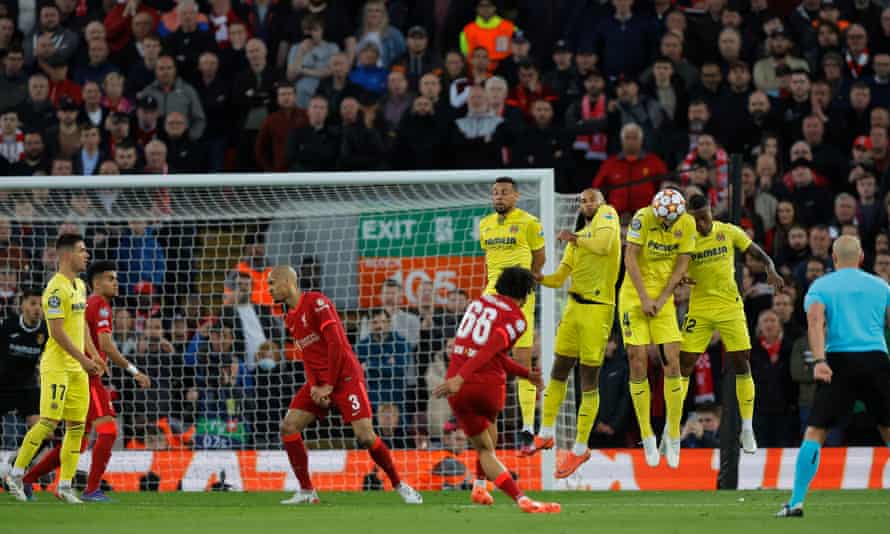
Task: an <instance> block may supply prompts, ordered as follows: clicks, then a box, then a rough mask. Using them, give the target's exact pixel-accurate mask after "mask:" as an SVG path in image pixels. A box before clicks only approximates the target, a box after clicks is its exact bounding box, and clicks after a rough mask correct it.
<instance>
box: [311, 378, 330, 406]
mask: <svg viewBox="0 0 890 534" xmlns="http://www.w3.org/2000/svg"><path fill="white" fill-rule="evenodd" d="M333 391H334V386H332V385H330V384H325V385H323V386H312V389H310V390H309V395H310V396H311V397H312V402H314V403H315V404H317V405H319V406H321V407H322V408H327V407H328V406H329V405H330V403H331V399H330V396H331V393H332V392H333Z"/></svg>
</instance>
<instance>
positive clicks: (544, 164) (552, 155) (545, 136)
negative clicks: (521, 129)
mask: <svg viewBox="0 0 890 534" xmlns="http://www.w3.org/2000/svg"><path fill="white" fill-rule="evenodd" d="M531 115H532V120H533V123H532V125H531V127H530V128H529V129H528V130H526V132H525V133H524V134H523V135H522V137H521V138H520V139H519V141H518V142H517V143H516V145H514V150H513V154H512V156H513V158H514V159H513V161H512V163H513V166H515V167H528V168H552V169H554V171H555V172H556V176H557V179H558V180H560V181H562V180H563V179H564V176H565V173H566V172H567V171H568V169H569V167H570V166H571V163H570V161H569V156H568V150H569V139H568V138H566V136H565V134H564V133H563V131H562V129H561V128H559V127H557V126H555V125H554V122H553V120H554V110H553V104H551V103H550V102H549V101H547V100H535V101H534V103H533V104H532V108H531Z"/></svg>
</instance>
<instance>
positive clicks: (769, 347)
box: [759, 334, 782, 365]
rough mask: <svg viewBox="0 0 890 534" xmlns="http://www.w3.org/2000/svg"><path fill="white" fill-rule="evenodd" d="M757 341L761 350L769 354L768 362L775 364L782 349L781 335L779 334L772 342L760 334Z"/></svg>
mask: <svg viewBox="0 0 890 534" xmlns="http://www.w3.org/2000/svg"><path fill="white" fill-rule="evenodd" d="M759 341H760V346H761V347H763V350H765V351H766V354H767V355H768V356H769V363H771V364H773V365H775V364H776V362H778V361H779V355H780V352H781V350H782V335H781V334H779V337H777V338H776V340H775V341H773V342H772V343H770V342H769V341H767V340H766V338H764V337H763V336H760V339H759Z"/></svg>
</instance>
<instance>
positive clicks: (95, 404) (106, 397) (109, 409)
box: [87, 377, 117, 423]
mask: <svg viewBox="0 0 890 534" xmlns="http://www.w3.org/2000/svg"><path fill="white" fill-rule="evenodd" d="M116 416H117V412H116V411H115V410H114V405H113V404H111V393H109V391H108V390H107V389H106V388H105V384H103V383H102V379H101V378H99V377H91V378H90V411H89V413H87V422H88V423H91V422H93V421H95V420H96V419H99V418H100V417H116Z"/></svg>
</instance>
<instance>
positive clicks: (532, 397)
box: [516, 378, 538, 431]
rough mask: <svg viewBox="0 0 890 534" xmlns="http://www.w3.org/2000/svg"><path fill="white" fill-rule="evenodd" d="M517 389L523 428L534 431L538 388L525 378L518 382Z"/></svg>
mask: <svg viewBox="0 0 890 534" xmlns="http://www.w3.org/2000/svg"><path fill="white" fill-rule="evenodd" d="M516 388H517V390H518V391H517V392H518V394H519V411H520V412H522V427H523V428H524V429H534V428H535V404H536V403H537V401H538V388H536V387H535V385H534V384H532V383H531V382H529V381H528V380H526V379H524V378H519V379H517V380H516ZM532 431H533V430H532Z"/></svg>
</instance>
